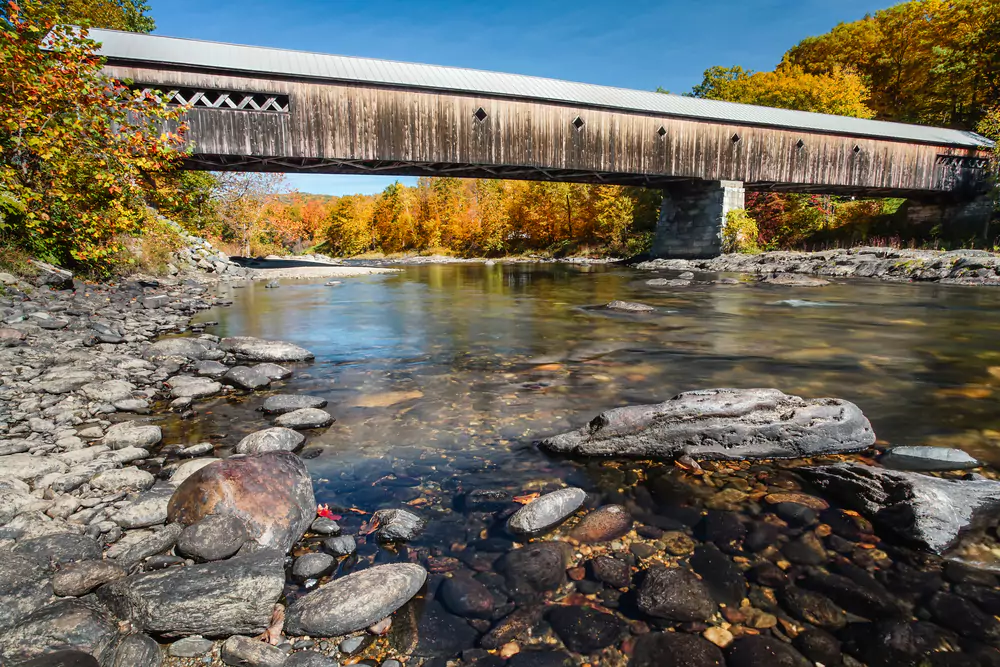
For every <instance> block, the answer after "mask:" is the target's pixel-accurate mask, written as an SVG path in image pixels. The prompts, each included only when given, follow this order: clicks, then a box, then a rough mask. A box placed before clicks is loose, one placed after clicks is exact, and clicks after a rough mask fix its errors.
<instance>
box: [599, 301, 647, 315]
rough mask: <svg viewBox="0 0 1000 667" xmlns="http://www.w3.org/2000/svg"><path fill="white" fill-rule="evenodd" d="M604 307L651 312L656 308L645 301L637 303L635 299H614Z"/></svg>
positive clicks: (623, 310)
mask: <svg viewBox="0 0 1000 667" xmlns="http://www.w3.org/2000/svg"><path fill="white" fill-rule="evenodd" d="M604 307H605V308H607V309H608V310H620V311H622V312H626V313H649V312H652V311H654V310H656V309H655V308H653V307H652V306H647V305H646V304H644V303H636V302H635V301H612V302H611V303H609V304H607V305H606V306H604Z"/></svg>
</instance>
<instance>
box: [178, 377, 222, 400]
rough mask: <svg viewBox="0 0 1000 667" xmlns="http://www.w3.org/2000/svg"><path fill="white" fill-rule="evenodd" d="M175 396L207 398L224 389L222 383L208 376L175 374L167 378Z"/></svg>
mask: <svg viewBox="0 0 1000 667" xmlns="http://www.w3.org/2000/svg"><path fill="white" fill-rule="evenodd" d="M167 384H168V385H169V386H170V395H171V396H173V397H174V398H206V397H208V396H214V395H216V394H218V393H219V392H220V391H222V385H221V384H219V383H218V382H216V381H215V380H210V379H209V378H206V377H195V376H192V375H175V376H174V377H172V378H170V379H169V380H167Z"/></svg>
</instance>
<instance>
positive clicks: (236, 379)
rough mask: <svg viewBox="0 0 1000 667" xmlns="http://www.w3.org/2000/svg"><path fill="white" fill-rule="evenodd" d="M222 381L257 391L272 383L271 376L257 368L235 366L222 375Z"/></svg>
mask: <svg viewBox="0 0 1000 667" xmlns="http://www.w3.org/2000/svg"><path fill="white" fill-rule="evenodd" d="M222 382H223V383H224V384H228V385H232V386H233V387H237V388H238V389H246V390H247V391H257V390H258V389H264V388H266V387H267V386H268V385H270V384H271V378H269V377H268V376H267V375H266V374H265V373H263V372H262V371H260V370H258V369H256V368H248V367H247V366H233V367H232V368H230V369H229V370H228V371H226V374H225V375H223V376H222Z"/></svg>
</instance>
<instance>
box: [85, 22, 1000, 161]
mask: <svg viewBox="0 0 1000 667" xmlns="http://www.w3.org/2000/svg"><path fill="white" fill-rule="evenodd" d="M90 37H91V38H92V39H94V40H96V41H98V42H101V44H102V46H101V49H100V53H101V55H102V56H104V57H106V58H108V59H109V60H110V61H112V62H134V63H144V64H165V65H179V66H186V67H195V68H200V69H210V70H217V71H225V72H234V73H235V72H238V73H240V74H244V75H255V74H256V75H269V76H286V77H296V78H307V79H317V80H323V81H344V82H363V83H368V84H376V85H385V86H395V87H402V88H416V89H420V90H435V91H450V92H461V93H470V94H476V95H483V96H501V97H508V98H516V99H524V100H539V101H545V102H555V103H559V104H569V105H575V106H585V107H596V108H601V109H613V110H622V111H631V112H640V113H645V114H652V115H662V116H672V117H678V118H691V119H695V120H705V121H717V122H721V123H733V124H740V125H761V126H767V127H777V128H785V129H797V130H809V131H815V132H825V133H833V134H849V135H856V136H863V137H872V138H879V139H891V140H899V141H910V142H917V143H926V144H937V145H943V146H957V147H962V148H982V147H989V146H991V145H992V142H990V141H989V140H988V139H986V138H984V137H981V136H979V135H977V134H975V133H973V132H964V131H961V130H950V129H945V128H937V127H926V126H922V125H907V124H904V123H889V122H885V121H875V120H865V119H861V118H850V117H847V116H832V115H828V114H818V113H808V112H805V111H790V110H788V109H773V108H770V107H759V106H752V105H749V104H736V103H733V102H721V101H718V100H704V99H697V98H693V97H682V96H680V95H670V94H664V93H655V92H649V91H643V90H631V89H628V88H613V87H610V86H599V85H595V84H589V83H574V82H571V81H562V80H559V79H546V78H542V77H535V76H525V75H522V74H502V73H499V72H487V71H483V70H474V69H462V68H458V67H441V66H437V65H421V64H417V63H403V62H395V61H390V60H377V59H374V58H356V57H352V56H336V55H328V54H321V53H310V52H305V51H290V50H285V49H273V48H263V47H257V46H242V45H237V44H226V43H222V42H207V41H201V40H193V39H181V38H177V37H161V36H159V35H144V34H139V33H131V32H119V31H116V30H98V29H92V30H90Z"/></svg>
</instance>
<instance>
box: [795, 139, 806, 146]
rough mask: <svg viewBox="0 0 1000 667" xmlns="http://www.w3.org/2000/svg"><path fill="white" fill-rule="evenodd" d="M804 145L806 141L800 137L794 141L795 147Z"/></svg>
mask: <svg viewBox="0 0 1000 667" xmlns="http://www.w3.org/2000/svg"><path fill="white" fill-rule="evenodd" d="M805 146H806V142H804V141H802V140H801V139H799V140H798V141H796V142H795V147H796V148H805Z"/></svg>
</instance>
